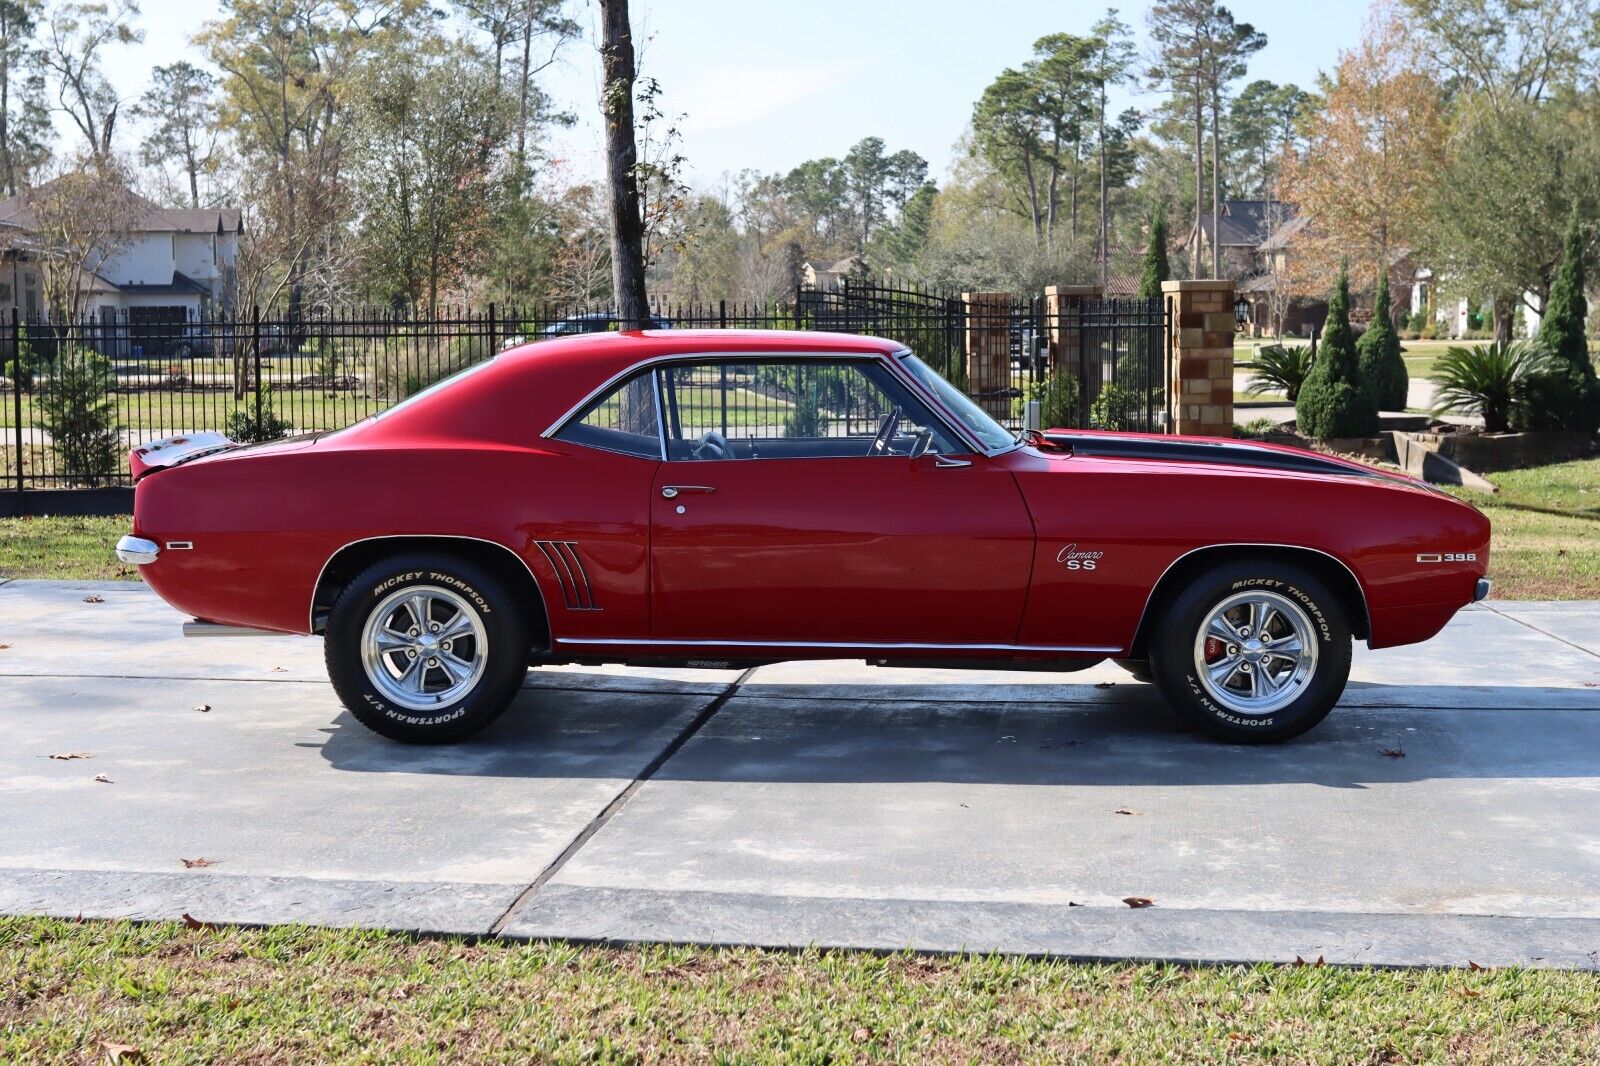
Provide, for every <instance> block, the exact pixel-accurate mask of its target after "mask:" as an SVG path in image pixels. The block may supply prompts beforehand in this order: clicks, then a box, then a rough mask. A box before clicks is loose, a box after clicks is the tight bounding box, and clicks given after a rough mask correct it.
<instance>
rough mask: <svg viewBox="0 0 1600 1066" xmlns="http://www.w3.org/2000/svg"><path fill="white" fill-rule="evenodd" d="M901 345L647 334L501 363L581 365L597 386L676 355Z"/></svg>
mask: <svg viewBox="0 0 1600 1066" xmlns="http://www.w3.org/2000/svg"><path fill="white" fill-rule="evenodd" d="M904 347H905V345H904V344H902V343H900V342H899V341H894V340H887V339H885V338H883V337H867V336H862V335H860V334H856V333H825V332H821V331H818V330H784V329H646V330H628V331H615V332H609V333H585V334H579V335H577V336H572V337H560V338H556V339H552V340H543V341H538V342H536V343H531V344H525V345H522V346H520V347H517V348H511V349H508V350H507V351H504V352H502V353H500V355H499V356H497V358H500V359H504V360H506V361H507V362H519V363H521V362H524V361H527V362H535V363H539V364H542V366H541V369H545V368H548V369H551V370H554V369H555V368H556V367H558V366H563V367H564V366H567V365H581V366H583V367H584V368H586V369H588V370H591V371H598V373H597V374H596V380H595V382H594V384H596V385H598V384H600V382H602V381H604V380H606V379H607V378H610V377H611V376H613V375H615V374H618V373H621V372H622V371H624V370H626V369H627V368H628V367H630V366H633V365H634V364H635V363H639V362H643V361H644V360H646V359H656V358H660V357H663V356H673V355H710V356H725V355H779V354H783V353H786V352H797V353H804V354H811V353H815V352H846V353H850V354H860V355H889V354H892V353H894V352H897V351H899V350H900V349H902V348H904Z"/></svg>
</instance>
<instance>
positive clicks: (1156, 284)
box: [1139, 207, 1172, 300]
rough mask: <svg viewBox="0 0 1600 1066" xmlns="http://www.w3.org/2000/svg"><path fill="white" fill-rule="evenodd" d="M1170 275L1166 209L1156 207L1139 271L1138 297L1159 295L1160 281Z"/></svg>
mask: <svg viewBox="0 0 1600 1066" xmlns="http://www.w3.org/2000/svg"><path fill="white" fill-rule="evenodd" d="M1171 276H1172V269H1171V267H1170V266H1168V264H1167V209H1166V208H1165V207H1158V208H1156V213H1155V215H1154V216H1153V217H1152V218H1151V219H1150V243H1149V244H1148V245H1147V246H1146V247H1145V250H1144V265H1143V267H1142V269H1141V270H1140V272H1139V299H1141V300H1154V299H1156V298H1157V297H1158V296H1160V295H1161V283H1162V282H1163V281H1166V280H1167V278H1169V277H1171Z"/></svg>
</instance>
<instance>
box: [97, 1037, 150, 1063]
mask: <svg viewBox="0 0 1600 1066" xmlns="http://www.w3.org/2000/svg"><path fill="white" fill-rule="evenodd" d="M100 1049H101V1050H102V1051H104V1052H105V1053H106V1061H107V1062H143V1061H144V1052H142V1051H140V1050H139V1049H138V1048H136V1047H134V1046H133V1045H132V1044H116V1043H113V1042H111V1041H110V1040H102V1041H100Z"/></svg>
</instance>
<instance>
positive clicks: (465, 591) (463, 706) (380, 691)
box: [324, 552, 528, 744]
mask: <svg viewBox="0 0 1600 1066" xmlns="http://www.w3.org/2000/svg"><path fill="white" fill-rule="evenodd" d="M324 656H325V658H326V660H327V665H328V677H329V679H330V680H331V681H332V682H333V687H334V691H335V692H337V693H338V694H339V699H340V700H341V701H343V703H344V705H345V707H346V708H348V709H349V711H350V713H351V714H353V715H355V717H356V719H357V720H358V721H360V722H361V724H362V725H364V726H366V727H367V728H369V729H371V730H373V731H375V732H377V733H381V734H383V735H384V736H386V737H389V738H391V739H393V740H399V741H404V742H406V743H409V744H437V743H445V742H449V741H453V740H460V739H461V738H463V737H466V736H468V735H470V734H472V733H475V732H477V731H478V730H480V729H482V728H483V727H484V726H486V725H488V724H489V723H490V722H492V721H494V720H495V719H496V718H498V717H499V716H500V714H501V712H503V711H504V710H505V709H506V707H507V706H509V705H510V703H511V699H512V697H513V696H515V695H516V692H517V689H518V688H519V687H520V686H521V684H522V680H523V678H524V677H526V676H527V669H528V667H527V664H528V635H527V626H526V623H525V622H524V621H523V618H522V614H521V612H520V611H519V610H518V605H517V604H516V602H515V601H514V600H513V599H512V597H511V595H510V593H509V592H507V590H506V589H505V587H504V586H503V585H502V584H501V583H500V582H499V581H497V580H495V578H494V577H493V576H492V575H491V574H489V573H488V572H486V571H484V570H483V569H481V568H480V567H477V566H475V565H473V564H471V563H469V562H467V561H466V560H464V559H458V558H455V557H453V556H450V555H446V554H442V553H437V554H436V553H432V552H419V553H406V554H403V555H396V556H393V557H391V558H388V559H384V560H382V561H381V562H378V563H375V564H373V565H372V566H370V567H368V568H367V569H366V570H364V571H363V572H362V573H361V574H360V575H358V576H357V577H356V579H355V580H354V581H352V582H351V583H350V584H349V585H348V586H347V587H346V588H345V590H344V592H342V593H341V594H340V596H339V599H338V602H336V603H335V604H334V607H333V612H332V614H330V615H329V618H328V630H327V635H326V638H325V640H324Z"/></svg>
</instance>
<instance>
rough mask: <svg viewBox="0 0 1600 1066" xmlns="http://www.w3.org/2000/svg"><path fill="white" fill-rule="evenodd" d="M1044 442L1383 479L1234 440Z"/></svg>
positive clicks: (1110, 454)
mask: <svg viewBox="0 0 1600 1066" xmlns="http://www.w3.org/2000/svg"><path fill="white" fill-rule="evenodd" d="M1044 438H1045V440H1047V441H1049V442H1050V443H1051V444H1054V445H1056V446H1057V447H1060V448H1065V449H1067V450H1069V451H1071V452H1072V453H1073V454H1074V455H1084V456H1093V457H1095V458H1104V459H1157V460H1168V461H1179V462H1187V463H1211V464H1213V465H1219V466H1250V467H1255V468H1257V469H1261V470H1291V471H1294V472H1296V473H1301V474H1323V475H1328V474H1332V475H1335V476H1338V477H1371V478H1380V479H1381V478H1384V477H1385V473H1384V471H1382V470H1361V469H1354V468H1351V467H1349V466H1346V465H1345V464H1344V463H1340V462H1336V461H1335V460H1332V459H1324V458H1323V457H1321V456H1319V455H1307V454H1299V453H1295V452H1280V451H1275V450H1273V449H1271V448H1257V447H1253V446H1251V445H1249V444H1240V443H1235V442H1233V441H1217V442H1216V443H1214V444H1213V443H1209V442H1206V443H1201V442H1199V441H1188V440H1150V439H1148V438H1144V437H1112V436H1101V435H1099V434H1095V433H1084V434H1078V433H1046V434H1045V435H1044Z"/></svg>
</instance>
